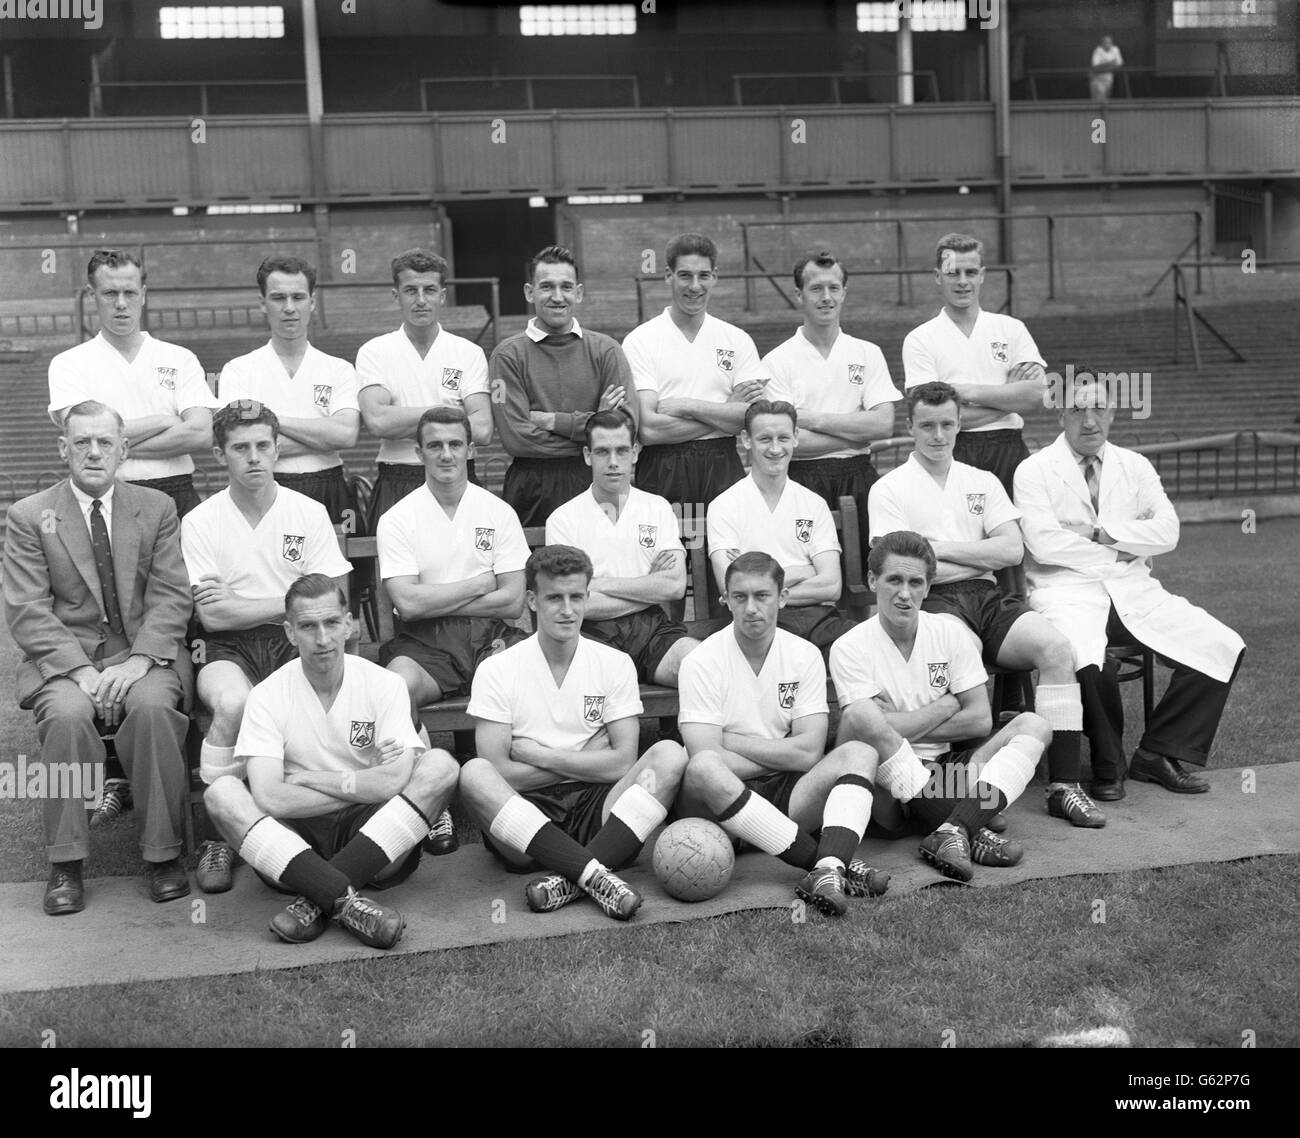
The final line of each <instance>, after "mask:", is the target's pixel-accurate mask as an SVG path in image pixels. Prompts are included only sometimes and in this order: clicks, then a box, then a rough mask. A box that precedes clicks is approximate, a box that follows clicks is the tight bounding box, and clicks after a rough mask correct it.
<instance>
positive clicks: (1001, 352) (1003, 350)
mask: <svg viewBox="0 0 1300 1138" xmlns="http://www.w3.org/2000/svg"><path fill="white" fill-rule="evenodd" d="M989 351H990V352H992V353H993V359H994V360H995V361H997V362H998V363H1000V364H1005V363H1009V362H1010V360H1011V356H1010V355H1009V354H1008V353H1007V345H1006V344H1005V342H1003V341H1002V340H990V341H989Z"/></svg>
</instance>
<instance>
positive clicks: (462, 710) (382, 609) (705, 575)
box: [339, 496, 873, 753]
mask: <svg viewBox="0 0 1300 1138" xmlns="http://www.w3.org/2000/svg"><path fill="white" fill-rule="evenodd" d="M831 517H832V519H833V520H834V522H835V529H836V532H837V533H838V534H839V538H840V544H841V546H842V547H843V552H842V553H841V555H840V575H841V579H842V582H843V589H842V592H841V594H840V603H839V608H840V611H841V612H845V613H847V614H849V615H851V616H853V617H855V618H856V619H859V620H861V619H865V617H866V616H867V615H868V612H869V610H870V607H871V603H872V599H873V598H872V594H871V593H870V592H869V591H868V590H867V587H866V584H865V583H864V578H863V566H862V548H861V541H860V540H859V536H858V535H859V532H860V531H859V528H858V508H857V505H856V503H855V502H854V501H853V499H852V498H850V497H847V496H845V497H842V498H841V499H840V508H839V509H838V510H834V511H832V513H831ZM524 537H525V539H526V540H527V542H528V547H529V548H530V549H536V548H538V547H539V546H542V545H545V544H546V530H545V528H544V527H541V526H534V527H530V528H528V529H525V530H524ZM681 539H682V544H683V545H684V546H685V547H686V570H687V580H688V582H689V593H688V595H689V596H690V597H691V601H692V614H691V619H690V620H685V621H683V623H684V624H685V625H686V630H687V632H688V633H689V634H690V635H691V636H693V637H695V638H696V639H697V640H703V639H704V638H705V637H707V636H709V635H710V634H711V633H713V632H716V631H717V630H718V629H719V628H721V627H722V626H723V625H724V624H725V623H726V622H727V616H726V613H725V610H724V608H723V606H722V599H721V596H720V595H719V593H718V589H717V586H716V585H715V584H714V582H713V576H712V568H711V566H710V565H709V558H708V556H707V549H706V538H705V529H704V519H703V518H692V517H684V518H682V519H681ZM339 542H340V546H341V548H342V549H343V554H344V556H345V557H346V558H347V559H348V560H349V561H351V562H352V563H353V565H354V566H355V565H356V564H357V562H360V561H367V560H372V561H373V560H376V559H377V558H378V546H377V543H376V539H375V538H374V537H370V536H354V535H340V538H339ZM374 576H375V584H374V586H373V587H374V595H375V608H376V610H377V612H376V633H377V635H376V637H375V640H376V642H377V643H383V642H384V641H386V640H390V639H391V638H392V636H393V605H392V601H391V600H390V599H389V596H388V590H387V589H385V588H384V583H383V580H382V579H381V578H380V576H379V574H378V573H375V575H374ZM826 686H827V694H828V698H829V699H830V701H831V703H832V704H833V703H834V701H835V690H834V688H833V687H832V686H831V683H830V680H829V679H828V680H827V684H826ZM641 703H642V705H643V710H642V712H641V718H642V719H658V720H661V721H669V722H670V723H672V724H673V725H674V726H675V721H676V718H677V689H676V688H668V687H661V686H660V685H658V684H642V685H641ZM468 706H469V700H468V699H467V698H466V697H464V696H458V697H455V698H452V699H445V700H443V701H441V702H440V703H432V704H429V705H427V706H426V707H422V708H421V709H420V721H421V723H423V724H424V726H425V728H426V729H427V730H428V732H429V734H430V735H433V734H435V733H437V732H451V733H453V734H454V735H456V736H457V740H456V749H457V751H461V752H464V753H472V752H473V748H474V744H473V736H472V732H473V730H474V720H473V719H472V718H470V716H469V715H468V714H467V711H466V709H467V708H468Z"/></svg>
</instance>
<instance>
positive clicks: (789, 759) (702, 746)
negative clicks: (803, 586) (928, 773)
mask: <svg viewBox="0 0 1300 1138" xmlns="http://www.w3.org/2000/svg"><path fill="white" fill-rule="evenodd" d="M787 596H788V590H787V589H786V587H785V573H784V571H783V570H782V568H781V566H780V564H779V563H778V562H777V561H776V559H775V558H773V557H770V556H768V555H767V554H766V553H742V554H741V555H740V556H739V557H737V558H736V559H735V560H734V561H732V562H731V564H729V565H728V566H727V569H726V602H727V606H728V607H729V608H730V609H731V614H732V623H731V624H730V625H729V626H728V627H726V628H724V629H722V630H721V631H719V632H715V633H714V634H713V635H712V636H710V637H709V638H708V639H707V640H706V641H705V642H704V643H703V644H701V645H700V646H699V647H698V648H697V649H696V650H695V651H694V652H692V653H691V654H690V655H689V656H687V657H686V659H685V660H683V661H682V671H681V677H680V683H679V684H678V688H679V690H680V692H681V701H680V710H679V712H678V722H679V723H680V725H681V732H682V739H683V740H684V741H685V743H686V749H687V752H688V753H689V755H690V760H691V761H690V765H689V766H688V767H687V768H686V777H685V779H684V780H683V784H682V794H681V797H680V798H679V799H678V813H679V814H681V815H682V816H683V817H700V818H714V819H716V820H717V821H718V823H719V824H720V825H721V826H722V828H723V829H724V830H726V832H727V833H728V834H730V835H731V836H732V837H733V838H739V839H742V840H744V841H747V842H750V843H751V844H753V845H755V846H757V847H758V848H759V849H761V850H763V851H764V852H765V853H770V854H774V855H775V856H777V857H779V858H780V859H781V860H782V861H785V862H788V863H789V864H790V865H793V866H797V867H798V868H799V869H803V870H807V873H806V874H805V875H804V877H803V879H802V880H801V881H800V882H799V885H798V887H797V888H796V889H795V893H796V894H797V895H798V896H799V897H800V898H802V899H803V900H805V901H811V902H812V903H813V904H814V905H816V906H817V908H818V909H820V910H821V911H822V912H823V913H826V914H827V915H828V916H840V915H842V914H843V913H844V912H845V910H846V909H847V908H848V902H847V901H846V900H845V895H846V894H847V895H848V896H850V897H865V896H866V895H867V894H868V893H870V894H872V895H873V896H874V895H878V894H880V893H883V892H884V891H885V889H886V888H887V887H888V884H889V875H888V874H887V873H880V872H878V871H876V870H874V869H870V868H869V867H868V866H867V865H865V864H864V863H863V862H860V861H854V860H853V855H854V853H855V852H856V851H857V848H858V843H859V842H861V841H862V835H863V834H864V833H865V831H866V829H867V823H868V822H869V821H870V819H871V798H872V789H873V781H874V778H875V774H876V752H875V751H874V750H873V749H872V748H871V747H869V746H863V744H861V743H856V742H850V743H846V744H844V745H842V746H839V747H836V748H835V749H834V750H833V751H831V752H830V753H829V754H827V753H826V729H827V722H828V719H829V714H828V708H827V704H826V667H825V665H824V664H823V663H822V658H821V653H820V652H818V650H817V649H816V648H815V647H813V645H812V644H810V643H808V641H806V640H803V639H801V638H800V637H798V636H796V635H794V633H792V632H786V631H785V629H782V628H778V627H777V613H778V612H779V611H780V609H781V606H782V605H784V604H785V602H786V598H787ZM818 829H820V832H821V833H820V837H819V838H816V839H814V838H813V837H812V836H811V831H813V830H818Z"/></svg>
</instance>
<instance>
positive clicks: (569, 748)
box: [460, 545, 686, 921]
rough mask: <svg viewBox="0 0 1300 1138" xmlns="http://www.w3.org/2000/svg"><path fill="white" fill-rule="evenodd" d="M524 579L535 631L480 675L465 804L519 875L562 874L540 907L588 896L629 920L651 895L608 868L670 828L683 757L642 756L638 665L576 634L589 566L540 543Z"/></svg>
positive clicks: (664, 748)
mask: <svg viewBox="0 0 1300 1138" xmlns="http://www.w3.org/2000/svg"><path fill="white" fill-rule="evenodd" d="M524 574H525V586H526V590H527V591H526V594H525V597H526V599H527V602H528V607H529V609H531V610H532V612H533V613H534V616H535V619H536V623H537V632H536V633H535V634H534V635H532V636H530V637H529V638H528V639H527V640H525V641H523V642H522V643H520V644H516V645H514V646H513V647H512V648H507V649H506V650H505V651H504V652H501V653H498V654H497V655H496V656H492V657H490V658H489V659H487V660H484V661H483V663H482V664H480V665H479V668H478V671H477V672H476V673H475V675H474V686H473V690H472V691H471V694H470V699H469V714H470V715H471V716H473V717H474V719H475V720H477V743H478V757H477V758H474V759H471V760H470V761H469V762H467V763H466V764H465V766H464V767H463V768H462V770H461V776H460V790H461V798H462V800H463V801H464V803H465V805H466V806H467V807H468V808H469V810H470V812H471V813H472V814H473V815H474V816H475V818H476V819H477V821H478V823H479V825H480V827H481V828H482V830H483V843H484V845H486V846H487V847H488V848H489V849H490V850H492V852H493V853H495V854H496V855H497V856H498V857H499V858H501V860H502V861H504V862H505V863H506V867H507V868H508V869H510V871H511V872H513V873H527V872H528V871H529V870H531V869H533V868H534V866H535V865H538V864H540V865H541V866H544V867H545V868H546V869H549V870H551V871H552V872H551V873H550V874H549V875H548V876H545V877H541V878H538V879H537V880H535V881H532V882H530V883H529V884H528V887H527V889H526V890H525V896H526V898H527V900H528V906H529V908H530V909H532V910H533V911H534V912H538V913H547V912H551V911H552V910H555V909H559V908H560V907H562V906H564V905H567V904H568V903H569V902H570V901H575V900H577V899H578V898H579V897H581V896H582V895H583V894H584V893H585V894H587V895H589V896H590V897H591V898H592V899H593V900H594V901H595V902H596V903H597V904H598V905H599V906H600V907H601V909H602V910H603V911H604V913H605V914H606V916H610V917H614V918H615V919H616V920H621V921H626V920H627V919H628V918H630V917H631V916H632V915H633V914H634V913H635V912H636V910H637V909H638V908H639V907H640V905H641V898H640V896H639V895H638V894H637V893H636V892H634V891H633V890H632V889H630V888H629V887H628V885H627V884H626V882H624V881H623V880H622V879H621V878H619V877H617V876H616V875H615V874H614V873H613V872H612V871H613V870H616V869H620V868H622V867H623V866H626V865H631V864H632V862H634V861H635V860H636V857H637V854H638V853H640V851H641V847H642V846H643V845H644V844H645V841H646V839H647V838H648V837H649V836H650V834H651V832H652V831H653V830H654V829H655V827H656V826H658V825H659V823H660V822H662V821H663V820H664V817H665V816H666V815H667V813H668V807H669V806H670V805H671V804H672V801H673V799H674V798H675V797H676V796H677V788H678V784H679V783H680V781H681V777H682V771H683V770H684V769H685V767H686V752H685V751H683V750H682V748H681V746H680V744H677V743H672V742H668V741H666V740H664V741H660V742H658V743H656V744H655V745H654V746H653V747H651V748H650V749H649V750H648V751H646V753H645V754H644V755H642V756H641V757H640V758H639V759H638V758H637V742H638V738H639V735H640V723H639V719H638V717H639V716H640V714H641V710H642V707H641V695H640V693H639V691H638V690H637V682H636V666H635V665H634V664H633V663H632V658H631V657H630V656H628V655H626V654H625V653H623V652H619V651H618V650H616V649H614V648H610V647H607V646H606V645H604V644H598V643H597V642H596V641H594V640H589V639H587V638H586V637H584V636H582V635H580V633H581V631H582V617H583V612H584V610H585V608H586V604H587V596H588V586H589V584H590V582H591V578H592V567H591V559H590V558H589V557H588V556H587V555H586V554H585V553H583V552H582V550H580V549H574V548H573V547H572V546H567V545H548V546H543V547H542V548H541V549H537V550H534V551H533V553H532V555H531V556H530V557H529V558H528V563H527V565H526V566H525V567H524Z"/></svg>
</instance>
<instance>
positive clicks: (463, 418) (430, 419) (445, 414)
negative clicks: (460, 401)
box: [415, 404, 474, 447]
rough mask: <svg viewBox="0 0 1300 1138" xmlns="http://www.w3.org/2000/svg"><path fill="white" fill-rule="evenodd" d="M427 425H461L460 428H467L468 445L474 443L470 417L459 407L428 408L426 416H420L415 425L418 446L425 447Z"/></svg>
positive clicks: (441, 405)
mask: <svg viewBox="0 0 1300 1138" xmlns="http://www.w3.org/2000/svg"><path fill="white" fill-rule="evenodd" d="M426 423H447V424H450V423H459V424H460V426H462V427H464V428H465V441H466V442H467V443H472V442H473V441H474V436H473V434H472V433H471V431H470V425H469V416H468V415H466V414H465V412H464V411H462V410H461V409H460V408H459V407H450V406H447V405H445V404H440V405H439V406H437V407H428V408H426V409H425V412H424V414H423V415H421V416H420V421H419V422H418V423H416V424H415V444H416V446H421V447H422V446H424V425H425V424H426Z"/></svg>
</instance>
